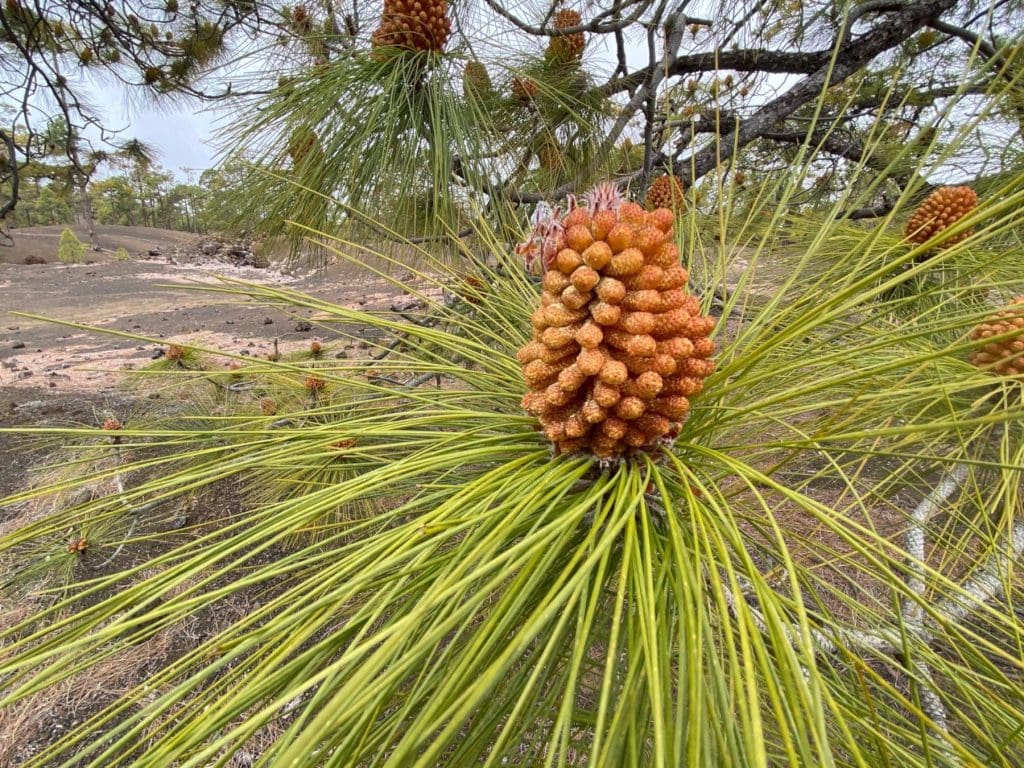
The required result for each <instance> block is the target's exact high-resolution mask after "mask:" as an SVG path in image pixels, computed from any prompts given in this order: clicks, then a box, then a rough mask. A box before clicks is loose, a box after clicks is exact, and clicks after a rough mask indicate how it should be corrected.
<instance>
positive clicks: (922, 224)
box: [906, 187, 978, 248]
mask: <svg viewBox="0 0 1024 768" xmlns="http://www.w3.org/2000/svg"><path fill="white" fill-rule="evenodd" d="M977 207H978V195H977V193H976V192H975V191H974V190H973V189H971V188H970V187H940V188H939V189H937V190H935V191H934V192H932V193H931V194H930V195H929V196H928V198H927V199H926V200H925V201H924V202H923V203H921V205H920V207H918V209H917V210H916V211H914V214H913V215H912V216H911V217H910V220H909V221H907V229H906V236H907V239H908V240H910V241H911V242H912V243H917V244H918V245H921V244H923V243H926V242H927V241H928V240H931V239H932V238H933V237H935V236H936V235H938V234H940V233H941V232H943V231H944V230H945V229H947V228H948V227H951V226H953V224H955V223H956V222H957V221H959V220H960V219H962V218H963V217H964V216H966V215H967V214H969V213H970V212H971V211H973V210H974V209H975V208H977ZM970 234H971V230H969V229H967V230H964V231H963V232H960V233H958V234H956V235H955V236H953V237H949V238H946V239H945V240H943V242H942V244H941V245H940V246H939V247H941V248H948V247H949V246H951V245H954V244H955V243H959V242H960V241H961V240H965V239H967V238H968V237H969V236H970Z"/></svg>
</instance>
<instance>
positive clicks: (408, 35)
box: [371, 0, 452, 51]
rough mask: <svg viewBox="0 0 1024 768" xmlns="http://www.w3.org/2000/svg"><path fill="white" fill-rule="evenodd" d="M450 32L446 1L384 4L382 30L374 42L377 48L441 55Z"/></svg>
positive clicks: (412, 0) (394, 0)
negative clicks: (440, 52)
mask: <svg viewBox="0 0 1024 768" xmlns="http://www.w3.org/2000/svg"><path fill="white" fill-rule="evenodd" d="M451 31H452V22H451V19H450V18H448V2H447V0H384V13H383V14H382V16H381V19H380V26H379V27H377V29H376V31H375V32H374V33H373V35H372V38H371V40H372V43H373V46H374V47H378V46H394V47H396V48H408V49H409V50H413V51H441V50H443V49H444V46H445V43H447V42H448V35H449V34H450V33H451Z"/></svg>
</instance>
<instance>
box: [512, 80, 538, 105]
mask: <svg viewBox="0 0 1024 768" xmlns="http://www.w3.org/2000/svg"><path fill="white" fill-rule="evenodd" d="M536 93H537V84H536V83H535V82H533V80H531V79H530V78H528V77H513V78H512V95H513V96H514V97H515V98H516V99H517V100H519V101H521V102H523V103H524V104H529V103H530V101H531V100H532V99H533V97H534V95H535V94H536Z"/></svg>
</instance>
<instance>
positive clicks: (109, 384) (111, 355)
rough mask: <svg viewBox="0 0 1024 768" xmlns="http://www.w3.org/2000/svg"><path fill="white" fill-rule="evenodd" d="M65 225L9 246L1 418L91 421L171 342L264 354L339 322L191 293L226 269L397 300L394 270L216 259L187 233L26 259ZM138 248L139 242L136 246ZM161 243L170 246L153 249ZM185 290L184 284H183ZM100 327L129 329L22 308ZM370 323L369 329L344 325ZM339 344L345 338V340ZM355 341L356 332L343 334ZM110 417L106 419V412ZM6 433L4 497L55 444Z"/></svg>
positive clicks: (0, 341)
mask: <svg viewBox="0 0 1024 768" xmlns="http://www.w3.org/2000/svg"><path fill="white" fill-rule="evenodd" d="M62 229H63V228H62V227H39V228H34V229H31V230H24V229H23V230H18V231H16V233H15V235H16V239H15V243H16V247H15V248H13V249H11V248H0V425H3V426H19V425H40V424H57V423H63V424H88V425H90V426H96V425H98V424H99V423H101V422H102V414H105V413H107V412H109V411H110V410H115V411H117V410H123V409H124V408H131V407H135V406H134V405H133V404H132V402H131V401H132V400H133V398H132V395H131V393H130V392H129V391H128V389H126V387H125V376H124V372H125V371H130V370H135V369H138V368H141V367H143V366H145V365H147V364H149V363H150V362H152V360H153V359H154V357H155V356H159V355H160V353H161V351H162V349H163V347H164V340H166V341H167V342H170V341H188V342H191V343H194V344H198V345H202V346H205V347H208V348H212V349H218V350H223V351H226V352H230V353H234V354H238V355H244V356H252V357H262V356H266V355H267V354H268V353H270V352H271V351H272V349H273V345H274V342H275V340H277V341H278V344H279V347H280V351H281V352H282V353H287V352H288V351H289V350H290V349H298V348H308V345H309V343H310V341H312V340H313V339H321V340H323V339H324V337H325V335H326V334H329V333H330V332H329V331H327V330H326V329H324V328H322V327H319V326H317V325H316V324H315V323H314V324H312V325H310V323H308V322H307V321H306V316H308V315H309V314H311V313H310V312H285V311H282V310H280V309H277V308H274V307H268V306H264V305H261V304H257V303H255V302H252V301H245V300H242V299H239V298H237V297H234V296H230V295H226V294H214V293H208V292H203V291H194V290H193V291H190V290H187V288H188V287H189V286H190V285H191V286H195V285H197V284H199V285H201V284H212V283H217V282H218V280H217V276H218V275H223V276H226V277H229V278H233V279H239V280H245V281H250V282H254V283H260V284H268V285H275V286H280V287H287V288H291V289H296V290H300V291H303V292H306V293H309V294H311V295H314V296H316V297H318V298H323V299H326V300H329V301H332V302H335V303H338V304H342V305H347V306H352V307H357V306H358V307H368V308H384V307H387V306H388V305H389V304H390V303H391V301H392V300H393V298H394V297H395V294H396V293H397V290H396V289H395V287H394V286H393V285H391V284H390V283H388V282H387V281H386V280H384V279H383V278H377V277H373V276H372V275H368V273H365V272H360V271H357V270H356V269H355V268H354V267H352V266H350V265H347V264H337V265H328V266H326V267H324V268H322V269H320V270H317V271H315V272H310V271H306V272H294V271H290V270H287V269H278V268H273V267H271V268H266V269H258V268H254V267H248V266H237V265H236V264H234V263H230V262H229V261H224V260H218V259H216V258H205V257H204V256H203V255H202V253H201V251H200V250H199V248H200V245H201V243H200V240H199V239H198V238H197V237H196V236H194V235H189V234H187V233H181V232H170V231H165V230H155V229H146V228H137V229H135V228H130V227H101V228H100V239H101V243H102V244H104V246H107V247H109V248H110V249H111V250H112V249H115V248H117V247H128V250H129V252H130V253H131V255H132V256H133V258H132V259H131V260H129V261H118V260H115V259H114V258H113V255H112V253H110V252H103V253H90V254H89V257H90V258H92V259H94V263H91V264H90V263H86V264H74V265H64V264H60V263H59V262H56V260H55V259H53V258H51V259H50V261H48V263H45V264H25V263H24V262H23V260H24V257H25V256H26V255H31V254H32V253H37V252H44V251H45V252H48V253H50V254H51V256H52V254H53V253H54V252H55V249H56V241H57V238H59V236H60V232H61V231H62ZM129 246H130V247H129ZM153 249H158V250H159V251H160V255H158V256H148V255H147V254H148V252H149V251H150V250H153ZM183 289H184V290H183ZM18 312H24V313H31V314H33V315H38V316H41V317H44V318H50V319H54V320H62V321H68V322H74V323H77V324H82V325H90V326H94V327H96V328H99V329H103V330H107V331H114V332H121V333H124V334H129V335H130V336H138V337H145V339H149V340H143V339H140V338H128V337H123V336H116V335H109V334H104V333H98V332H95V331H89V330H85V329H80V328H71V327H68V326H65V325H59V324H55V323H52V322H47V321H45V320H43V319H36V318H29V317H24V316H19V315H17V314H12V313H18ZM344 330H346V331H347V332H349V333H355V334H358V333H359V329H354V328H349V329H344ZM336 343H340V342H336ZM344 343H345V344H348V345H349V346H351V345H352V341H351V340H347V341H346V342H344ZM97 419H99V421H97ZM35 446H37V443H36V442H34V441H29V440H26V439H24V438H19V437H18V436H16V435H10V434H6V435H4V434H0V498H3V497H4V496H6V495H8V494H9V493H11V492H13V491H15V490H16V489H17V488H19V487H21V485H22V484H23V481H24V478H25V475H26V473H29V472H30V467H32V466H33V464H34V463H37V462H38V461H39V460H40V459H43V458H45V454H46V452H47V451H46V449H45V448H44V447H41V446H40V447H38V449H35V448H34V447H35Z"/></svg>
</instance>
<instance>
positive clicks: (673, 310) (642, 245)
mask: <svg viewBox="0 0 1024 768" xmlns="http://www.w3.org/2000/svg"><path fill="white" fill-rule="evenodd" d="M557 223H558V224H559V225H560V226H561V227H562V228H563V229H564V230H565V232H566V236H565V246H566V247H564V248H563V249H562V250H561V251H559V253H558V254H557V257H556V258H555V259H554V260H553V262H552V264H551V268H550V269H549V270H548V271H547V273H546V274H545V275H544V278H543V287H544V294H543V297H542V300H541V306H540V308H539V309H537V310H536V311H535V312H534V314H533V317H532V324H533V338H532V340H531V341H530V342H529V343H527V344H526V345H525V346H524V347H522V349H520V350H519V353H518V355H517V357H518V359H519V362H520V364H521V365H522V366H523V377H524V379H525V381H526V384H527V387H528V388H529V390H530V392H529V393H528V394H527V395H526V396H525V397H524V398H523V408H524V409H525V410H526V411H527V412H528V413H530V414H532V415H534V416H536V417H537V418H538V420H539V421H540V425H541V428H542V429H543V432H544V434H545V436H546V437H547V438H548V439H549V440H551V441H552V442H553V443H554V444H555V447H556V450H557V451H558V452H561V453H578V452H588V453H592V454H594V455H596V456H599V457H602V458H606V457H614V456H620V455H623V454H628V453H631V452H633V451H637V450H641V451H650V450H652V449H654V448H656V447H657V446H658V445H659V442H660V441H662V440H663V439H667V440H671V439H674V437H675V436H676V435H677V434H678V432H679V428H680V426H681V422H682V421H683V420H685V418H686V417H687V416H688V414H689V409H690V398H692V397H694V396H695V395H697V394H698V393H699V392H700V391H701V389H702V388H703V380H704V379H705V378H706V377H707V376H709V375H711V373H712V372H713V371H714V363H713V361H712V360H710V359H709V358H710V357H711V354H712V353H713V352H714V349H715V344H714V341H712V340H711V338H710V334H711V333H712V331H713V330H714V327H715V321H714V319H713V318H710V317H706V316H702V315H701V314H700V304H699V302H698V300H697V299H696V297H694V296H690V295H688V294H687V293H686V290H685V284H686V278H687V276H688V275H687V272H686V270H685V269H684V268H683V267H682V265H680V264H679V255H678V250H677V249H676V248H675V246H674V245H672V242H671V241H672V214H671V212H670V211H668V210H665V209H658V210H655V211H652V212H649V213H645V212H644V211H643V210H641V209H640V208H639V207H638V206H636V205H635V204H625V203H620V204H619V205H617V206H615V207H614V208H613V209H611V210H602V211H601V212H599V213H595V214H594V215H593V216H592V217H591V215H590V214H588V213H587V211H585V210H583V209H580V208H576V209H574V210H573V211H571V212H570V213H569V214H567V215H566V216H564V217H562V218H561V219H560V220H558V222H557ZM669 246H671V247H669ZM670 262H671V263H670Z"/></svg>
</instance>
